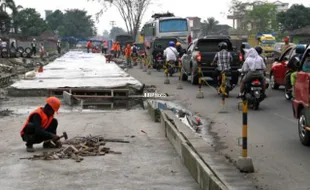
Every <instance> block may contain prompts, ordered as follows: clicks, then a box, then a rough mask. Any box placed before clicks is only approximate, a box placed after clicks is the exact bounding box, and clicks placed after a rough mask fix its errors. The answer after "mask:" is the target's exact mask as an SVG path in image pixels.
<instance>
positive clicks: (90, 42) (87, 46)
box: [86, 40, 92, 53]
mask: <svg viewBox="0 0 310 190" xmlns="http://www.w3.org/2000/svg"><path fill="white" fill-rule="evenodd" d="M91 47H92V41H91V40H89V41H88V42H87V44H86V48H87V53H90V50H91Z"/></svg>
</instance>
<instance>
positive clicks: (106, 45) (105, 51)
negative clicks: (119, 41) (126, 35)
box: [101, 41, 108, 54]
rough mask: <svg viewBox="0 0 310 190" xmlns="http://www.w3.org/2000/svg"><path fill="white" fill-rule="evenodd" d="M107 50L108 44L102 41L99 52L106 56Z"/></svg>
mask: <svg viewBox="0 0 310 190" xmlns="http://www.w3.org/2000/svg"><path fill="white" fill-rule="evenodd" d="M107 50H108V43H107V41H103V42H102V44H101V51H102V53H103V54H107Z"/></svg>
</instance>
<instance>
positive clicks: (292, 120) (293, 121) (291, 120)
mask: <svg viewBox="0 0 310 190" xmlns="http://www.w3.org/2000/svg"><path fill="white" fill-rule="evenodd" d="M273 115H275V116H278V117H281V118H282V119H286V120H287V121H290V122H292V123H294V124H296V123H297V122H296V121H295V120H294V119H289V118H286V117H284V116H283V115H280V114H277V113H273Z"/></svg>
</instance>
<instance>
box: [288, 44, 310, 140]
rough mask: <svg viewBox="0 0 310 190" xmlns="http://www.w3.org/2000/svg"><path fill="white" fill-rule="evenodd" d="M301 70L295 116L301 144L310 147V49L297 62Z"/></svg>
mask: <svg viewBox="0 0 310 190" xmlns="http://www.w3.org/2000/svg"><path fill="white" fill-rule="evenodd" d="M297 62H298V63H299V64H298V65H299V68H298V72H297V78H296V82H295V85H294V91H295V97H294V99H293V103H292V104H293V106H292V108H293V115H294V118H295V119H297V121H298V134H299V139H300V142H301V143H302V144H303V145H305V146H310V127H309V126H310V99H309V97H310V82H309V81H310V47H309V45H308V46H307V49H306V51H305V53H304V54H303V57H302V59H301V60H297Z"/></svg>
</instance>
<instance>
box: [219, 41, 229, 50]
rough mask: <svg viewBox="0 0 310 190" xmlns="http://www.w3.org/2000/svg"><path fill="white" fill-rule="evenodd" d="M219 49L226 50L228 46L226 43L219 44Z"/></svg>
mask: <svg viewBox="0 0 310 190" xmlns="http://www.w3.org/2000/svg"><path fill="white" fill-rule="evenodd" d="M219 49H220V50H223V49H226V50H227V49H228V45H227V43H226V42H221V43H219Z"/></svg>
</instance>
